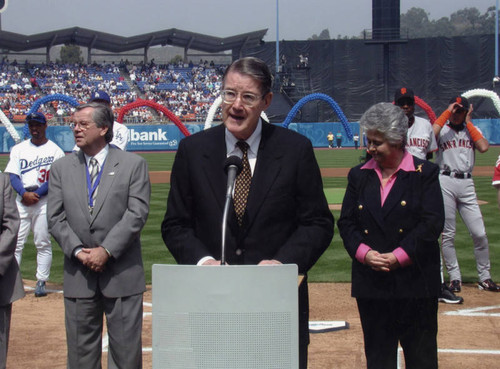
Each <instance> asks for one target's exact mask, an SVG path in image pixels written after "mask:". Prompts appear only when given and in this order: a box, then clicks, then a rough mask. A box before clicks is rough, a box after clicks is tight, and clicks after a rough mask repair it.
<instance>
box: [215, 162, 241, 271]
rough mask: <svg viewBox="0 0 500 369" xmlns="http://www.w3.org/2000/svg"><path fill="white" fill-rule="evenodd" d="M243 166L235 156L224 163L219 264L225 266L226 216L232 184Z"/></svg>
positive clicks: (231, 194)
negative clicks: (224, 177) (225, 179)
mask: <svg viewBox="0 0 500 369" xmlns="http://www.w3.org/2000/svg"><path fill="white" fill-rule="evenodd" d="M242 168H243V164H242V162H241V159H240V158H239V157H237V156H230V157H228V158H227V159H226V161H225V162H224V172H226V174H227V188H226V202H225V203H224V212H223V213H222V245H221V257H220V264H221V265H224V264H226V234H227V229H226V228H227V216H228V213H229V205H230V204H231V197H232V196H233V189H234V182H235V180H236V176H237V175H238V174H240V172H241V169H242Z"/></svg>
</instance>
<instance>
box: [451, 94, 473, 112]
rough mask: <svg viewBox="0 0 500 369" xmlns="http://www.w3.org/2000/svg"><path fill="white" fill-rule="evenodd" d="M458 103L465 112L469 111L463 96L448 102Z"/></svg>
mask: <svg viewBox="0 0 500 369" xmlns="http://www.w3.org/2000/svg"><path fill="white" fill-rule="evenodd" d="M455 102H456V103H459V104H460V105H462V106H463V108H464V109H465V110H469V100H467V98H465V97H463V96H455V97H453V98H452V99H451V100H450V104H453V103H455Z"/></svg>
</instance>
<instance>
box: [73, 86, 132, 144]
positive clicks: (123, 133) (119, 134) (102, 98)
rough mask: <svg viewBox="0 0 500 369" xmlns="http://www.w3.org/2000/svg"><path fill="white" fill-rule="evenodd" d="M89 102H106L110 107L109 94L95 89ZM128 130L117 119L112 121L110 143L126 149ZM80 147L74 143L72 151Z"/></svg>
mask: <svg viewBox="0 0 500 369" xmlns="http://www.w3.org/2000/svg"><path fill="white" fill-rule="evenodd" d="M89 102H98V103H102V104H106V105H108V106H109V107H111V99H110V97H109V95H108V94H107V93H106V92H104V91H95V92H93V93H92V95H91V96H90V100H89ZM129 135H130V132H129V129H128V128H127V126H126V125H125V124H122V123H118V122H117V121H115V122H113V139H112V140H111V142H110V144H111V145H115V146H116V147H118V148H119V149H122V150H123V151H126V150H127V143H128V138H129ZM78 150H80V148H79V147H78V146H76V145H75V147H73V151H78Z"/></svg>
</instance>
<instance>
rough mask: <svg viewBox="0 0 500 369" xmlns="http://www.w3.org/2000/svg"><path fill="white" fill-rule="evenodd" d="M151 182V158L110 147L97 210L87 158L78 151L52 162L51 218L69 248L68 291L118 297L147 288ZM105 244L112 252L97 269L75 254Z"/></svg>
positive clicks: (54, 230) (54, 233) (54, 229)
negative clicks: (143, 235)
mask: <svg viewBox="0 0 500 369" xmlns="http://www.w3.org/2000/svg"><path fill="white" fill-rule="evenodd" d="M150 194H151V185H150V182H149V173H148V167H147V163H146V161H145V160H144V159H143V158H141V157H140V156H138V155H135V154H132V153H128V152H125V151H122V150H120V149H117V148H114V147H110V148H109V154H108V157H107V158H106V162H105V164H104V167H103V172H102V177H101V182H100V184H99V190H98V193H97V198H96V202H95V206H94V210H93V213H92V215H90V212H89V209H88V197H87V181H86V166H85V157H84V155H83V153H82V152H78V153H72V154H70V155H68V156H66V157H64V158H61V159H59V160H57V161H56V162H54V164H52V167H51V170H50V181H49V194H48V206H47V218H48V222H49V231H50V233H51V234H52V236H54V238H55V239H56V241H57V242H58V243H59V245H60V246H61V248H62V250H63V252H64V296H65V297H70V298H88V297H93V296H94V295H95V294H96V292H98V291H100V292H101V293H102V294H103V295H104V296H106V297H110V298H115V297H124V296H131V295H135V294H138V293H142V292H144V291H145V289H146V285H145V280H144V268H143V265H142V256H141V243H140V232H141V230H142V228H143V226H144V224H145V223H146V219H147V217H148V213H149V199H150ZM81 246H83V247H89V248H91V247H97V246H103V247H105V248H106V249H107V250H108V251H109V252H110V253H111V255H112V256H111V258H110V259H109V261H108V263H107V265H106V268H105V270H104V271H103V272H102V273H96V272H93V271H91V270H89V269H88V268H87V267H85V266H84V265H83V264H82V263H81V262H80V261H79V260H78V259H77V258H76V257H75V256H74V251H75V249H76V248H77V247H81Z"/></svg>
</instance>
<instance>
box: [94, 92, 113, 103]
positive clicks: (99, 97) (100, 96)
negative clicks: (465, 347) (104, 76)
mask: <svg viewBox="0 0 500 369" xmlns="http://www.w3.org/2000/svg"><path fill="white" fill-rule="evenodd" d="M92 101H105V102H107V103H108V104H109V103H111V99H110V98H109V95H108V94H107V93H106V92H104V91H94V92H92V95H90V102H92Z"/></svg>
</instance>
